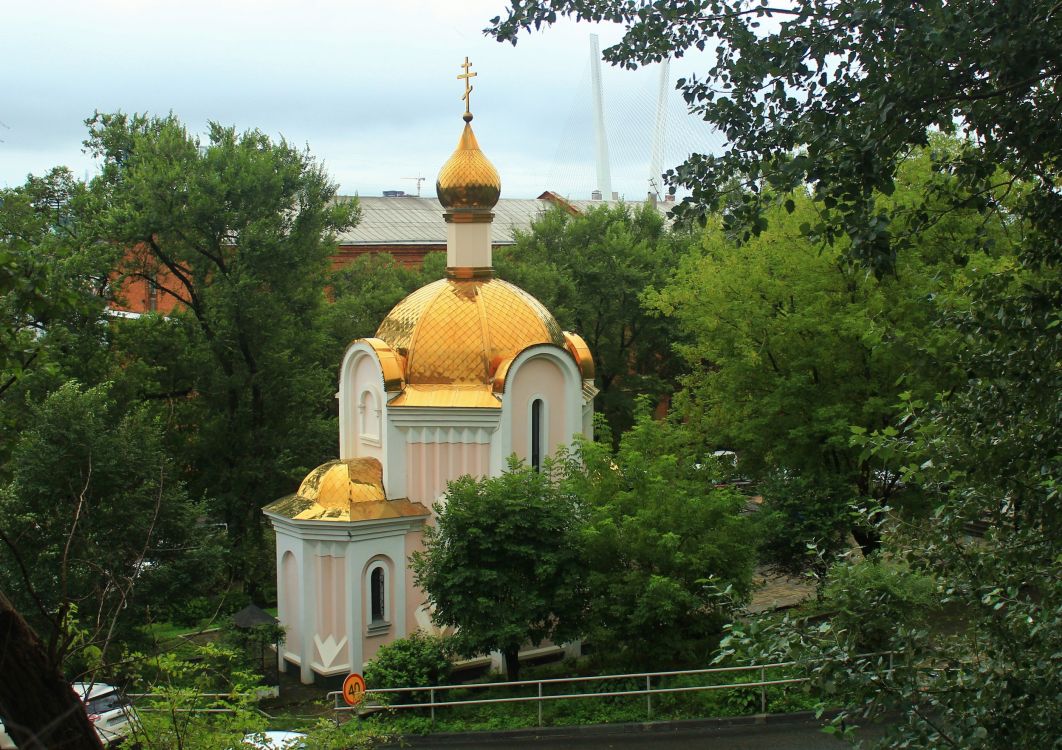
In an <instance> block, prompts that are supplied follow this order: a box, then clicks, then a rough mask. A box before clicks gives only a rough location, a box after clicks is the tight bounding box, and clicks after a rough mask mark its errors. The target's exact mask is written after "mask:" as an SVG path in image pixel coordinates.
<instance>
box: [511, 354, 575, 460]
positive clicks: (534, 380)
mask: <svg viewBox="0 0 1062 750" xmlns="http://www.w3.org/2000/svg"><path fill="white" fill-rule="evenodd" d="M509 387H510V389H511V390H510V392H509V398H511V399H512V401H511V403H512V407H513V422H512V424H513V453H515V454H516V455H517V457H519V458H521V459H523V460H524V461H530V460H531V451H530V450H529V449H528V437H529V436H530V434H531V427H530V423H529V420H530V418H531V417H530V410H531V399H532V398H534V397H536V396H538V397H541V398H543V399H544V400H545V402H546V404H547V408H548V415H547V418H546V419H547V428H548V430H549V434H548V435H547V436H546V438H547V442H546V449H547V455H550V456H552V455H553V454H554V453H555V452H556V450H557V446H558V445H560V444H561V443H563V444H564V445H568V444H569V443H570V442H571V439H572V436H571V435H568V434H566V432H567V430H566V429H565V425H567V424H568V410H567V398H566V396H565V392H564V373H563V372H562V371H561V369H560V367H559V366H558V365H557V363H556V362H554V361H553V360H552V359H549V358H547V357H544V356H541V357H535V358H534V359H531V360H528V361H527V362H525V363H524V364H523V366H521V367H520V369H519V370H518V371H517V373H516V378H515V382H513V383H512V384H511V385H510V386H509Z"/></svg>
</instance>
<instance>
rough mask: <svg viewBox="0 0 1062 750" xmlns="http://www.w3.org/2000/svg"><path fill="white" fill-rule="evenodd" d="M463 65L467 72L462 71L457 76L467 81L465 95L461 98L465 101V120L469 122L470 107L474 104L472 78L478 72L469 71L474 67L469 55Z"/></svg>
mask: <svg viewBox="0 0 1062 750" xmlns="http://www.w3.org/2000/svg"><path fill="white" fill-rule="evenodd" d="M461 67H462V68H464V69H465V72H464V73H462V74H461V75H459V76H457V80H459V81H460V80H464V82H465V95H464V96H462V97H461V98H462V99H463V100H464V102H465V121H466V122H467V121H468V120H471V119H472V111H471V110H470V109H469V107H470V106H471V104H472V101H471V95H472V86H471V83H472V79H473V78H475V77H476V75H477V74H476V73H472V72H470V71H469V68H471V67H472V63H470V62H469V61H468V58H467V57H466V58H465V62H464V63H463V64H462V65H461Z"/></svg>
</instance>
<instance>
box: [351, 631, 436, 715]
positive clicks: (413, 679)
mask: <svg viewBox="0 0 1062 750" xmlns="http://www.w3.org/2000/svg"><path fill="white" fill-rule="evenodd" d="M450 655H451V647H450V643H449V640H448V639H446V638H442V637H440V636H433V635H426V634H424V633H421V632H419V631H418V632H415V633H413V634H412V635H408V636H406V637H405V638H399V639H398V640H396V641H392V642H391V643H388V644H387V645H386V646H381V647H380V650H379V651H377V652H376V656H375V657H374V658H373V660H372V661H371V662H369V663H368V664H367V665H366V667H365V684H366V685H367V686H368V688H369V689H370V690H373V689H376V688H400V687H428V686H431V685H441V684H444V683H445V682H447V681H448V680H449V679H450V671H451V667H452V665H451V662H450ZM395 698H396V699H397V700H398V701H400V702H402V703H406V702H422V701H427V699H428V696H427V694H426V693H413V694H408V693H398V694H396V695H395Z"/></svg>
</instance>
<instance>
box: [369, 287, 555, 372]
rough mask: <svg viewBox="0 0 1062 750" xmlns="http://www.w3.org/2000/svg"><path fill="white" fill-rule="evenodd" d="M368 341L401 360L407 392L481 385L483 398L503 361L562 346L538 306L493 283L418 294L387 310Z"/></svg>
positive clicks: (512, 289)
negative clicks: (387, 348)
mask: <svg viewBox="0 0 1062 750" xmlns="http://www.w3.org/2000/svg"><path fill="white" fill-rule="evenodd" d="M376 337H377V338H379V339H383V340H384V341H385V342H387V344H388V346H390V348H391V349H392V350H393V351H394V352H395V353H397V354H398V355H400V356H401V357H402V358H403V359H404V365H405V367H404V370H405V373H404V374H405V382H406V383H407V384H409V385H411V386H431V385H448V386H466V387H467V386H479V387H480V388H482V386H488V392H489V386H490V385H491V384H492V383H493V380H494V375H495V372H496V371H497V368H498V365H500V364H501V363H502V362H504V361H505V360H507V359H510V358H512V357H515V356H516V355H517V354H519V353H520V352H521V351H523V350H524V349H526V348H527V347H529V346H532V345H533V344H556V345H557V346H560V347H565V345H566V344H565V338H564V332H563V331H562V330H561V327H560V325H559V324H558V323H557V321H556V319H555V318H554V317H553V316H552V315H551V314H550V312H549V310H547V309H546V308H545V307H544V306H543V305H542V303H541V302H539V301H538V300H537V299H535V298H534V297H532V296H531V295H530V294H528V293H527V292H525V291H524V290H522V289H520V288H519V287H517V286H514V285H513V284H510V283H509V282H507V281H502V280H501V279H494V278H486V279H453V278H446V279H440V280H439V281H436V282H433V283H431V284H428V285H427V286H424V287H421V288H420V289H418V290H417V291H415V292H413V293H412V294H410V295H409V296H408V297H406V298H405V299H404V300H402V301H401V302H399V303H398V304H397V305H395V307H394V309H393V310H391V312H390V313H389V314H388V315H387V317H386V318H384V321H383V322H382V323H381V324H380V328H379V329H378V330H377V332H376Z"/></svg>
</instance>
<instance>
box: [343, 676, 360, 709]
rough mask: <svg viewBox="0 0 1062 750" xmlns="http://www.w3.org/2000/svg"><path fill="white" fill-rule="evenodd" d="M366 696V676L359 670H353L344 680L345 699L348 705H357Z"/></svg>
mask: <svg viewBox="0 0 1062 750" xmlns="http://www.w3.org/2000/svg"><path fill="white" fill-rule="evenodd" d="M364 698H365V678H364V677H362V676H361V675H360V674H358V673H357V672H351V673H350V674H348V675H347V678H346V679H345V680H343V700H345V701H346V702H347V705H348V706H357V705H358V704H359V703H361V702H362V700H364Z"/></svg>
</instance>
